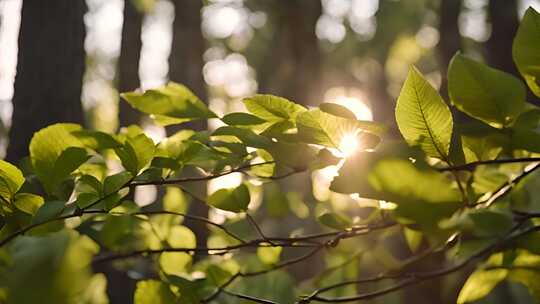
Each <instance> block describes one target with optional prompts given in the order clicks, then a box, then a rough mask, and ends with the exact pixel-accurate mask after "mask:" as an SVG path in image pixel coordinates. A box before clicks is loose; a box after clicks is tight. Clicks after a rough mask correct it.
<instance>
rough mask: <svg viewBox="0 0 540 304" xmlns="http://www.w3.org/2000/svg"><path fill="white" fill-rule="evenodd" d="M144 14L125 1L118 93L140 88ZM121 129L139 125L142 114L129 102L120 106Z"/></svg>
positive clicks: (129, 1)
mask: <svg viewBox="0 0 540 304" xmlns="http://www.w3.org/2000/svg"><path fill="white" fill-rule="evenodd" d="M142 21H143V14H142V12H140V11H138V10H137V8H136V7H135V6H134V5H133V1H132V0H124V25H123V27H122V45H121V49H120V58H119V59H118V91H119V92H126V91H133V90H135V89H137V88H139V87H140V82H141V81H140V78H139V61H140V58H141V48H142V40H141V30H142ZM118 107H119V108H118V111H119V113H118V114H119V118H118V119H119V125H120V127H124V126H129V125H131V124H137V123H139V121H140V119H141V114H140V112H139V111H137V110H135V109H133V108H132V107H131V106H130V105H129V104H128V103H127V102H124V101H120V102H119V105H118Z"/></svg>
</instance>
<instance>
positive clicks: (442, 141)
mask: <svg viewBox="0 0 540 304" xmlns="http://www.w3.org/2000/svg"><path fill="white" fill-rule="evenodd" d="M396 121H397V124H398V127H399V130H400V132H401V134H402V135H403V137H404V138H405V140H406V141H407V143H409V145H411V146H420V148H421V149H422V150H423V151H424V152H425V153H426V154H427V155H428V156H432V157H437V158H440V159H442V160H447V158H448V153H449V149H450V141H451V138H452V127H453V121H452V114H451V113H450V110H449V109H448V106H447V105H446V104H445V103H444V100H443V99H442V98H441V96H439V94H438V93H437V91H435V89H434V88H433V87H432V86H431V85H430V84H429V82H427V80H425V79H424V77H423V76H422V75H421V74H420V72H419V71H418V70H417V69H416V68H414V67H413V68H411V70H410V71H409V75H408V76H407V80H405V84H404V85H403V88H402V89H401V93H400V94H399V98H398V101H397V106H396Z"/></svg>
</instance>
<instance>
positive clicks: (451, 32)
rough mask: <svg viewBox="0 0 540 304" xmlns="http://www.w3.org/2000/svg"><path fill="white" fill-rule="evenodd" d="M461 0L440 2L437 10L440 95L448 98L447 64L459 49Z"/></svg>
mask: <svg viewBox="0 0 540 304" xmlns="http://www.w3.org/2000/svg"><path fill="white" fill-rule="evenodd" d="M460 11H461V0H442V1H441V6H440V9H439V16H440V22H439V33H440V37H441V39H440V40H439V44H438V46H437V51H438V53H439V69H440V71H441V76H442V82H441V84H442V85H441V95H442V96H444V97H445V98H447V97H448V92H447V88H448V78H447V72H448V64H449V63H450V60H451V59H452V57H453V56H454V54H455V53H456V52H457V51H459V50H460V48H461V35H460V34H459V23H458V20H459V13H460Z"/></svg>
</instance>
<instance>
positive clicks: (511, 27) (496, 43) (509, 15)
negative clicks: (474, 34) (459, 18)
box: [441, 0, 519, 76]
mask: <svg viewBox="0 0 540 304" xmlns="http://www.w3.org/2000/svg"><path fill="white" fill-rule="evenodd" d="M488 13H489V17H490V21H491V37H490V38H489V40H488V41H487V42H486V45H485V47H486V59H487V62H488V64H489V65H490V66H492V67H494V68H497V69H499V70H503V71H505V72H508V73H511V74H514V75H516V76H518V75H519V73H518V71H517V68H516V66H515V65H514V61H513V60H512V42H513V41H514V36H515V35H516V32H517V29H518V26H519V19H518V13H517V0H491V1H489V6H488ZM441 37H443V36H441Z"/></svg>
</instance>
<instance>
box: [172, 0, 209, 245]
mask: <svg viewBox="0 0 540 304" xmlns="http://www.w3.org/2000/svg"><path fill="white" fill-rule="evenodd" d="M173 3H174V22H173V37H172V46H171V55H170V56H169V79H170V80H171V81H174V82H178V83H181V84H183V85H185V86H187V87H188V88H189V89H190V90H192V91H193V93H195V95H197V96H198V97H199V98H200V99H201V100H202V101H204V102H206V100H207V93H206V85H205V83H204V78H203V75H202V69H203V65H204V61H203V53H204V51H205V41H204V37H203V35H202V31H201V9H202V6H203V5H202V1H200V0H174V1H173ZM186 126H189V127H190V128H192V129H194V130H205V129H206V128H207V126H206V122H205V121H197V122H193V123H189V124H186ZM179 129H181V126H180V127H179V126H174V127H170V128H167V133H168V134H172V133H174V132H176V131H178V130H179ZM200 187H203V188H205V187H206V184H204V183H201V185H200ZM198 190H199V191H197V192H198V193H203V192H205V189H198ZM189 214H192V215H196V216H202V217H208V207H207V206H206V205H205V204H204V203H203V202H199V201H194V202H192V204H191V205H190V207H189ZM186 226H188V227H189V228H190V229H191V230H192V231H193V232H194V233H195V235H197V246H201V247H206V240H207V239H208V228H207V227H206V225H205V224H204V223H202V222H199V221H189V222H187V223H186Z"/></svg>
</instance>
